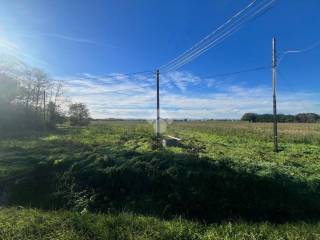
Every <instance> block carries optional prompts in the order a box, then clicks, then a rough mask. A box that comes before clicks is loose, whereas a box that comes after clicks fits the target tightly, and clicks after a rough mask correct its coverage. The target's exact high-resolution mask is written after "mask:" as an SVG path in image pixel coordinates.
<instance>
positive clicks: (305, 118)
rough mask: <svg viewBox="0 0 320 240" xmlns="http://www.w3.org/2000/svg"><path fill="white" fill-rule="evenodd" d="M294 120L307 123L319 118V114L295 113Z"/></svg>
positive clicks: (316, 120)
mask: <svg viewBox="0 0 320 240" xmlns="http://www.w3.org/2000/svg"><path fill="white" fill-rule="evenodd" d="M295 118H296V121H297V122H302V123H305V122H308V123H315V122H318V121H319V120H320V116H319V115H318V114H315V113H299V114H297V115H296V117H295Z"/></svg>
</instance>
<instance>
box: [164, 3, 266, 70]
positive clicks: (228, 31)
mask: <svg viewBox="0 0 320 240" xmlns="http://www.w3.org/2000/svg"><path fill="white" fill-rule="evenodd" d="M265 7H266V6H265ZM265 7H263V8H261V9H259V10H258V11H256V12H254V14H253V15H252V16H249V18H248V19H245V18H246V17H245V16H244V17H242V19H240V20H238V22H235V23H232V24H231V28H229V29H228V27H227V28H226V29H225V30H222V33H220V35H217V36H216V37H215V38H213V39H212V40H211V42H208V43H207V45H204V46H202V48H201V47H200V48H199V49H198V50H196V51H195V52H191V53H189V54H188V55H189V56H188V55H187V56H185V57H184V59H183V58H182V60H180V62H179V61H178V62H177V63H174V64H173V66H170V67H169V70H168V71H172V70H174V69H178V68H180V67H182V66H183V65H185V64H187V63H189V62H191V61H192V60H194V59H195V58H197V57H199V56H200V55H202V54H203V53H205V52H207V51H208V50H210V49H211V48H213V47H214V46H216V45H218V44H219V43H221V42H223V41H224V40H225V39H226V38H228V37H229V36H230V35H232V34H233V33H234V32H236V31H238V30H240V29H241V27H242V25H243V24H244V23H245V22H246V21H248V20H250V17H254V16H255V15H257V14H259V13H260V12H261V11H262V10H263V9H264V8H265ZM232 25H234V26H232Z"/></svg>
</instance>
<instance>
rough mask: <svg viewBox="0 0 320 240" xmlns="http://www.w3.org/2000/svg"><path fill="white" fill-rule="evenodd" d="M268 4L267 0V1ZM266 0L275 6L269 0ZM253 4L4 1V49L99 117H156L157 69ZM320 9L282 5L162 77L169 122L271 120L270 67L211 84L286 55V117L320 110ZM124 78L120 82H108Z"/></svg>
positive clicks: (0, 25) (281, 92)
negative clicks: (264, 116)
mask: <svg viewBox="0 0 320 240" xmlns="http://www.w3.org/2000/svg"><path fill="white" fill-rule="evenodd" d="M260 1H261V0H260ZM264 1H266V0H264ZM250 2H251V1H250V0H237V1H234V0H223V1H218V0H216V1H214V0H202V1H196V0H190V1H182V0H161V1H160V0H154V1H149V0H135V1H133V0H131V1H129V0H120V1H119V0H118V1H115V0H114V1H111V0H108V1H103V0H92V1H84V0H83V1H79V0H77V1H76V0H69V1H62V0H55V1H44V0H25V1H21V0H20V1H19V0H0V6H1V8H0V50H1V52H4V53H6V54H8V53H9V54H12V55H15V56H17V57H20V58H22V59H24V61H26V62H28V63H29V64H31V65H33V66H36V67H41V68H44V69H45V70H46V71H48V72H49V73H50V75H51V76H53V77H54V78H57V79H61V80H62V81H63V83H64V84H65V92H66V95H67V96H68V97H70V98H71V99H72V100H73V101H77V102H85V103H87V104H88V105H89V107H90V110H91V113H92V116H94V117H123V118H127V117H130V118H140V117H142V118H153V117H154V106H155V85H154V83H155V82H154V79H153V77H152V76H146V75H143V74H137V75H134V76H130V77H126V76H122V75H121V74H123V73H128V72H139V71H144V70H154V69H156V68H157V67H159V66H161V65H163V64H165V63H167V62H168V61H170V60H172V59H173V58H175V57H177V56H178V55H179V54H181V53H183V52H184V51H185V50H187V49H189V48H190V47H191V46H192V45H194V44H195V43H196V42H198V41H199V40H201V39H202V38H203V37H205V36H206V35H207V34H209V33H210V32H212V31H213V30H215V29H216V28H217V27H219V25H221V24H223V23H224V22H225V21H226V20H227V19H229V18H230V17H231V16H232V15H234V14H235V13H236V12H237V11H239V10H240V9H243V8H244V7H245V6H247V5H248V4H249V3H250ZM319 12H320V2H319V1H318V0H307V1H301V0H277V1H276V4H275V5H274V7H273V8H272V9H270V10H269V11H268V12H267V13H265V14H264V15H262V16H259V17H258V18H257V19H255V20H254V21H251V22H248V23H246V24H245V25H244V26H243V28H241V29H240V30H239V31H237V32H235V33H234V34H233V35H232V36H230V37H229V38H227V39H226V40H224V41H223V42H222V43H221V44H219V45H217V46H216V47H214V48H212V49H210V50H209V51H208V52H206V53H205V54H204V55H202V56H200V57H199V58H197V59H195V60H194V61H193V62H191V63H189V64H186V65H185V66H183V67H182V68H181V69H178V70H177V71H175V72H169V73H166V74H162V75H161V106H162V115H163V116H165V117H173V118H239V117H240V116H241V115H242V114H243V113H244V112H259V113H262V112H263V113H265V112H268V113H270V112H271V110H272V105H271V100H272V99H271V72H270V70H269V69H267V70H262V71H257V72H251V73H244V74H239V75H235V76H226V77H213V78H210V77H206V76H212V75H216V74H220V73H226V72H233V71H238V70H242V69H247V68H255V67H261V66H267V65H270V64H271V39H272V37H273V36H275V37H276V38H277V43H278V46H277V47H278V54H279V55H281V53H282V52H284V51H287V50H296V49H307V48H308V47H309V46H315V47H314V48H312V49H310V50H308V51H302V52H301V53H296V54H294V53H292V54H287V55H286V57H285V58H284V59H283V61H282V62H281V64H280V65H279V72H280V74H279V77H278V96H279V103H278V111H279V112H281V113H297V112H306V111H308V112H318V113H319V112H320V105H319V104H320V94H319V93H320V81H319V74H320V61H319V59H320V45H317V43H318V42H319V41H320V31H319V26H320V14H319ZM114 74H119V75H117V76H118V77H112V78H110V77H108V76H110V75H114Z"/></svg>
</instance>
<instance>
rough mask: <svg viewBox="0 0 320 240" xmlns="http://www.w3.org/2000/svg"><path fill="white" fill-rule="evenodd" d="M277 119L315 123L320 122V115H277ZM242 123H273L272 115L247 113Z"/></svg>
mask: <svg viewBox="0 0 320 240" xmlns="http://www.w3.org/2000/svg"><path fill="white" fill-rule="evenodd" d="M277 119H278V121H279V122H284V123H285V122H300V123H315V122H320V115H318V114H316V113H299V114H297V115H285V114H277ZM241 120H242V121H250V122H272V121H273V115H272V114H256V113H246V114H244V115H243V116H242V118H241Z"/></svg>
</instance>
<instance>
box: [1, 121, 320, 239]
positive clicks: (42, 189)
mask: <svg viewBox="0 0 320 240" xmlns="http://www.w3.org/2000/svg"><path fill="white" fill-rule="evenodd" d="M164 135H171V136H175V137H178V138H181V139H182V140H181V141H180V142H178V143H175V144H168V146H167V147H166V148H162V147H160V148H159V147H158V145H157V141H156V138H155V135H154V130H153V126H152V125H151V124H149V123H148V122H146V121H101V122H97V121H94V122H92V123H91V124H90V126H88V127H67V126H61V127H60V128H59V129H57V130H56V131H52V132H47V133H45V134H40V133H34V132H24V133H22V132H17V133H15V134H13V133H12V134H10V135H5V134H3V135H2V136H1V140H0V193H1V196H0V204H1V205H2V209H1V210H0V233H1V234H0V239H219V238H223V239H320V235H319V234H320V232H319V229H320V228H319V223H318V221H319V216H320V124H295V123H286V124H279V143H280V148H281V149H280V152H278V153H275V152H273V141H272V124H269V123H247V122H240V121H235V122H232V121H207V122H205V121H191V122H182V121H179V122H178V121H175V122H173V123H170V124H168V128H167V131H166V133H165V134H164ZM14 222H18V223H19V224H16V225H15V224H13V223H14ZM79 226H81V227H79ZM30 229H31V230H30ZM115 236H117V237H115Z"/></svg>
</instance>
